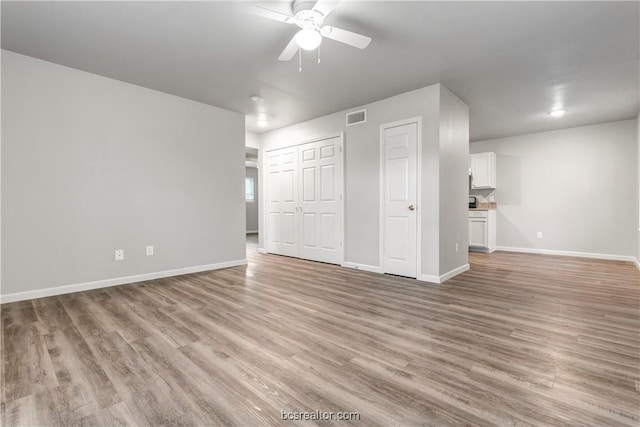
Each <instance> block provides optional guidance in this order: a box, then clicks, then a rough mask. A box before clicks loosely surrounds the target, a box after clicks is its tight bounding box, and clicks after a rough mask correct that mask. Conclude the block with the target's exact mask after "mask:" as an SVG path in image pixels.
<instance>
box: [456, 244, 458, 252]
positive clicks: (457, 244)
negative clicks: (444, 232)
mask: <svg viewBox="0 0 640 427" xmlns="http://www.w3.org/2000/svg"><path fill="white" fill-rule="evenodd" d="M456 252H458V244H457V243H456Z"/></svg>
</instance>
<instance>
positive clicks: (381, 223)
mask: <svg viewBox="0 0 640 427" xmlns="http://www.w3.org/2000/svg"><path fill="white" fill-rule="evenodd" d="M412 123H415V124H416V125H417V138H416V145H417V147H416V180H417V182H416V192H417V195H416V211H417V213H416V234H417V236H416V279H417V280H420V278H421V277H422V116H417V117H411V118H408V119H403V120H398V121H395V122H390V123H383V124H381V125H380V143H379V144H380V170H379V174H380V193H379V207H380V218H379V239H378V240H379V242H378V244H379V254H378V255H379V265H380V272H381V273H384V243H385V233H384V217H385V213H386V212H385V203H384V178H385V176H384V154H385V150H384V131H385V130H386V129H390V128H395V127H398V126H404V125H410V124H412Z"/></svg>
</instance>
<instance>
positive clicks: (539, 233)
mask: <svg viewBox="0 0 640 427" xmlns="http://www.w3.org/2000/svg"><path fill="white" fill-rule="evenodd" d="M536 237H537V238H538V239H542V231H538V233H536Z"/></svg>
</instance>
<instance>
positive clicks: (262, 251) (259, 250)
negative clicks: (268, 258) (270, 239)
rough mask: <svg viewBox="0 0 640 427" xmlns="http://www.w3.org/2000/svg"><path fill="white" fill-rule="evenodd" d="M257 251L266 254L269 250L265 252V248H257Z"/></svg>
mask: <svg viewBox="0 0 640 427" xmlns="http://www.w3.org/2000/svg"><path fill="white" fill-rule="evenodd" d="M258 253H259V254H268V253H269V252H267V250H266V249H265V248H258Z"/></svg>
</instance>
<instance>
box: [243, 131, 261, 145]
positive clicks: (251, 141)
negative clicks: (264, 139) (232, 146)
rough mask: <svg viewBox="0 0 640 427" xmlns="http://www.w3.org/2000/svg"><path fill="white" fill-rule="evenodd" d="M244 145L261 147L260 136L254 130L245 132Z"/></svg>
mask: <svg viewBox="0 0 640 427" xmlns="http://www.w3.org/2000/svg"><path fill="white" fill-rule="evenodd" d="M244 141H245V142H244V145H245V146H247V147H249V148H260V137H259V136H258V135H256V134H255V133H252V132H245V134H244Z"/></svg>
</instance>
